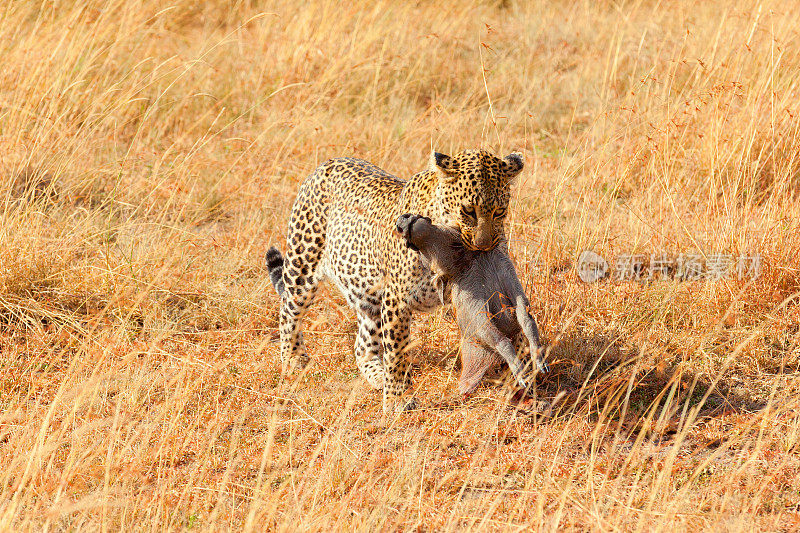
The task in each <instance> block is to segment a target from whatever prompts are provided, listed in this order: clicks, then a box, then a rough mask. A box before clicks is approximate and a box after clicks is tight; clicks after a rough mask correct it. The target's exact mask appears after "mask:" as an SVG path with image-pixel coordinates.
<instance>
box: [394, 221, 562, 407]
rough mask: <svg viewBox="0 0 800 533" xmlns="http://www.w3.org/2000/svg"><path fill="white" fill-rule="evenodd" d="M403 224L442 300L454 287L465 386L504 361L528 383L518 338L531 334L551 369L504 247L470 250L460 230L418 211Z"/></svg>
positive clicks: (537, 357)
mask: <svg viewBox="0 0 800 533" xmlns="http://www.w3.org/2000/svg"><path fill="white" fill-rule="evenodd" d="M397 230H398V232H399V233H400V234H401V235H402V236H403V237H405V239H406V242H407V244H408V245H409V246H410V247H411V248H414V249H417V250H419V251H420V253H422V255H423V256H424V257H425V259H426V260H427V261H428V262H429V263H430V268H431V270H432V271H433V272H434V274H435V276H436V278H435V279H436V284H437V288H438V289H439V294H440V297H441V298H442V300H443V301H444V300H446V299H447V292H448V290H449V291H450V293H451V300H452V303H453V306H454V308H455V313H456V320H457V322H458V327H459V329H460V330H461V354H462V365H461V377H460V379H459V383H458V388H459V392H461V393H462V394H467V393H469V392H471V391H472V390H474V389H475V387H476V386H477V385H478V383H480V380H481V378H483V376H484V374H485V373H486V372H487V371H488V370H489V369H490V368H492V367H493V366H495V365H497V364H498V363H500V362H501V361H505V362H506V363H508V366H509V368H510V369H511V372H512V373H513V375H514V377H515V379H516V380H517V384H518V385H519V386H520V387H522V388H527V387H528V385H529V383H528V380H527V378H526V376H525V364H524V363H523V361H522V360H521V359H520V357H519V356H518V354H517V349H516V346H515V342H516V343H524V342H525V340H527V343H528V344H529V347H530V351H531V352H532V353H533V354H534V357H533V360H534V362H535V364H536V368H537V370H538V371H540V372H546V371H547V365H546V363H545V362H544V359H543V357H542V355H543V351H544V350H543V349H542V347H541V342H540V340H539V331H538V329H537V327H536V322H534V320H533V318H532V317H531V315H530V313H528V306H529V302H528V298H527V297H526V296H525V292H524V291H523V289H522V284H521V283H520V281H519V277H518V276H517V271H516V269H515V268H514V264H513V263H512V262H511V259H510V258H509V257H508V254H507V253H506V252H505V251H504V250H501V249H500V248H499V247H497V248H495V249H493V250H490V251H488V252H478V251H472V250H467V249H465V248H464V247H463V245H462V244H461V239H460V237H459V235H458V233H456V232H455V231H453V230H451V229H449V228H444V227H441V226H435V225H433V224H432V223H431V221H430V219H428V218H426V217H420V216H418V215H402V216H401V217H400V218H399V219H398V221H397ZM521 334H522V335H521ZM522 336H524V337H525V339H523V338H522Z"/></svg>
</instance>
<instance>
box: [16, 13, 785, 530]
mask: <svg viewBox="0 0 800 533" xmlns="http://www.w3.org/2000/svg"><path fill="white" fill-rule="evenodd" d="M798 8H800V5H796V4H794V3H791V2H790V3H788V4H787V3H785V2H758V1H753V2H745V3H741V2H706V3H700V4H698V3H694V2H692V3H689V2H686V3H681V2H670V3H667V4H665V3H658V2H647V1H638V2H637V1H635V2H627V3H622V4H620V3H612V2H602V1H601V2H563V3H559V2H530V3H527V2H514V1H510V2H507V1H502V2H483V3H479V4H477V5H475V4H474V3H466V2H464V3H461V2H449V3H448V2H444V3H442V2H438V3H430V2H421V3H420V2H417V3H400V2H397V3H395V2H381V1H379V2H356V3H350V4H348V5H341V4H340V3H338V2H332V1H327V0H322V1H319V2H310V3H305V4H303V6H302V7H300V6H299V5H298V4H297V3H295V2H283V1H277V2H260V1H249V0H248V1H237V2H205V3H202V2H201V3H198V2H188V1H183V0H175V1H174V2H171V3H168V4H164V3H162V2H155V1H153V0H138V1H130V0H126V1H124V2H123V1H121V0H106V1H101V0H98V1H90V2H75V1H64V2H56V3H52V2H34V1H31V2H9V3H7V5H5V6H4V7H3V8H2V9H1V10H0V57H2V58H3V61H2V63H3V68H2V69H0V175H2V176H4V177H5V179H4V180H3V181H2V182H3V183H4V184H5V185H1V186H0V364H1V365H2V370H3V371H2V374H0V401H2V406H3V411H2V415H0V464H1V465H2V470H0V524H2V528H3V529H5V530H90V531H95V530H100V529H102V530H117V529H135V530H180V529H202V530H228V529H231V530H257V531H260V530H265V529H270V530H292V531H294V530H298V529H301V530H321V531H332V530H351V529H363V530H420V531H423V530H461V529H479V530H507V529H508V530H524V529H543V530H556V529H559V530H563V529H580V530H645V531H650V530H669V531H672V530H700V529H712V530H727V531H734V530H743V531H751V530H753V529H756V528H758V529H767V530H786V531H788V530H796V529H797V528H798V527H800V492H798V489H797V487H798V486H800V420H799V419H798V414H797V413H798V412H799V411H798V408H799V407H800V405H798V404H799V403H800V390H799V387H798V383H800V381H798V372H800V363H798V360H799V359H798V356H799V355H800V325H799V324H800V314H799V312H798V306H797V302H798V297H799V296H800V294H799V293H800V259H798V258H800V245H798V240H797V235H798V231H800V228H798V220H800V204H799V203H798V201H799V200H798V189H799V188H800V182H798V180H799V179H800V155H799V153H798V117H799V116H800V103H798V102H800V99H798V96H799V95H800V74H799V73H800V48H799V47H798V32H797V19H796V13H797V10H798ZM470 147H483V148H487V149H491V150H493V151H496V152H502V153H506V152H510V151H511V150H513V149H521V150H523V152H524V154H525V157H526V162H527V166H526V171H525V172H524V173H523V174H522V175H521V176H520V178H519V181H518V184H517V186H516V189H515V192H514V200H513V205H512V207H513V209H512V214H511V221H510V231H511V250H512V254H513V255H514V257H515V259H516V263H517V265H518V267H519V270H520V273H521V276H522V278H523V281H524V283H525V284H526V286H527V287H528V288H529V293H530V295H531V297H532V298H531V300H532V302H533V306H534V312H535V316H536V318H537V320H538V322H539V325H540V328H541V329H542V330H543V332H544V334H545V335H546V336H547V338H548V339H549V340H550V341H551V342H552V343H553V349H552V352H551V354H550V362H551V367H552V368H553V372H552V374H551V375H549V376H548V377H547V378H546V379H542V380H540V382H539V383H538V386H537V390H536V394H537V395H538V397H539V398H544V399H547V400H551V401H552V400H554V399H557V400H558V402H557V403H556V406H555V408H554V409H553V411H552V413H549V415H550V416H543V415H541V414H539V413H537V412H535V411H534V410H532V409H529V408H527V407H526V405H523V406H522V407H521V408H513V407H511V406H509V401H508V389H506V388H504V386H503V385H501V384H496V383H495V384H491V383H489V384H487V385H486V386H484V387H482V388H481V389H479V392H478V393H477V394H476V395H475V396H474V397H473V398H471V399H470V400H468V401H465V402H461V401H454V400H453V398H452V395H453V394H454V393H455V383H456V379H457V371H456V370H455V369H454V361H455V358H456V349H457V345H458V333H457V330H456V328H455V325H454V324H453V322H452V320H451V319H450V318H448V316H447V315H446V314H445V313H444V312H439V313H436V314H433V315H429V316H421V317H419V318H418V319H417V320H416V321H415V324H414V336H415V338H416V339H418V343H417V344H416V346H415V347H414V349H413V350H412V353H411V357H412V358H413V360H414V362H415V365H416V367H417V368H416V373H415V388H416V390H417V394H418V396H419V397H420V400H421V405H422V406H423V408H422V409H420V410H419V411H415V412H412V413H409V414H406V415H404V416H402V417H400V418H399V419H396V420H387V419H384V418H383V417H382V415H381V403H380V395H379V394H378V393H376V392H373V391H370V390H368V388H367V387H366V385H364V384H363V382H362V381H361V380H360V378H359V377H358V372H357V370H356V367H355V364H354V361H353V358H352V355H351V350H352V343H353V340H354V326H353V323H354V320H353V317H352V314H351V312H350V311H349V310H348V309H347V307H346V305H345V304H344V302H343V300H342V299H341V298H340V297H339V295H338V294H336V293H335V291H334V290H333V289H325V290H323V291H322V292H321V294H320V297H319V300H318V304H317V305H316V306H315V307H314V308H313V310H312V311H311V313H310V316H309V317H308V320H307V331H308V333H307V339H308V345H309V346H308V348H309V352H310V354H311V355H312V359H313V362H312V364H311V365H310V367H309V368H308V370H307V371H306V372H305V373H303V374H302V375H301V376H295V377H291V378H289V377H283V376H281V374H280V371H279V368H280V364H279V362H278V349H277V340H276V338H277V334H276V318H277V298H276V296H275V294H274V293H273V291H272V289H271V287H270V285H269V281H268V278H267V276H266V272H264V270H263V266H262V258H263V254H264V252H265V251H266V249H267V248H268V247H269V246H270V245H272V244H275V243H277V244H281V243H282V239H283V238H284V231H285V229H284V228H285V225H286V220H287V217H288V212H289V209H290V206H291V203H292V201H293V197H294V193H295V192H296V190H297V187H298V184H299V182H300V181H301V180H302V179H303V178H304V177H305V176H306V175H307V174H308V173H309V172H311V170H312V169H313V168H314V167H315V166H316V165H318V164H319V163H321V162H322V161H324V160H325V159H327V158H329V157H334V156H339V155H354V156H358V157H364V158H366V159H369V160H370V161H372V162H374V163H376V164H378V165H380V166H382V167H384V168H386V169H388V170H390V171H391V172H393V173H395V174H397V175H400V176H410V175H411V174H413V173H414V172H417V171H419V170H421V169H422V167H423V165H424V164H425V161H426V160H427V155H428V153H429V151H430V150H431V149H432V148H435V149H437V150H439V151H443V152H455V151H458V150H460V149H463V148H470ZM584 249H593V250H594V251H596V252H597V253H599V254H601V255H603V256H604V257H606V258H609V259H613V258H614V257H616V256H618V255H620V254H631V253H647V254H649V253H660V252H670V253H680V252H686V253H688V252H693V251H695V252H699V253H701V254H711V253H730V254H734V255H738V254H747V253H760V254H761V256H762V261H763V268H762V272H761V275H760V276H759V277H758V278H757V279H756V280H754V281H752V282H750V281H738V280H732V279H725V280H721V281H697V282H685V283H676V282H669V281H658V282H653V283H634V282H622V283H620V282H613V281H604V282H599V283H596V284H592V285H586V284H582V283H581V282H580V281H579V280H578V279H577V276H576V274H575V270H574V266H575V265H574V262H575V259H576V258H577V256H578V254H579V253H580V251H581V250H584Z"/></svg>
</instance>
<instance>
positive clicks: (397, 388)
mask: <svg viewBox="0 0 800 533" xmlns="http://www.w3.org/2000/svg"><path fill="white" fill-rule="evenodd" d="M398 292H399V291H397V290H396V289H393V288H391V287H388V288H387V290H386V292H384V297H383V305H382V307H381V322H382V323H383V327H382V329H381V337H382V338H381V341H382V342H383V367H384V370H385V372H386V381H385V383H384V386H383V412H384V413H389V412H401V411H407V410H411V409H414V408H415V407H416V400H415V399H414V397H413V396H411V397H408V398H405V399H404V398H403V394H404V393H405V392H406V391H407V390H408V389H409V387H410V385H411V374H410V371H411V368H410V366H409V364H408V359H407V358H406V354H405V351H406V347H407V346H408V333H409V326H410V324H411V309H410V308H409V306H408V303H407V302H406V301H405V299H404V298H400V297H398Z"/></svg>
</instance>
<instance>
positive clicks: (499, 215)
mask: <svg viewBox="0 0 800 533" xmlns="http://www.w3.org/2000/svg"><path fill="white" fill-rule="evenodd" d="M493 216H494V218H502V217H504V216H506V208H505V207H501V208H500V209H495V212H494V215H493Z"/></svg>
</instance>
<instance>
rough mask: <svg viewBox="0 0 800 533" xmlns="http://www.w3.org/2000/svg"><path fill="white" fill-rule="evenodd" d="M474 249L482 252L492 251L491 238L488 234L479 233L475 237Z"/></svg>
mask: <svg viewBox="0 0 800 533" xmlns="http://www.w3.org/2000/svg"><path fill="white" fill-rule="evenodd" d="M473 244H474V245H475V248H476V249H478V250H481V251H483V252H485V251H488V250H491V249H492V236H491V235H489V234H488V233H479V234H478V235H475V240H474V241H473Z"/></svg>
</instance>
